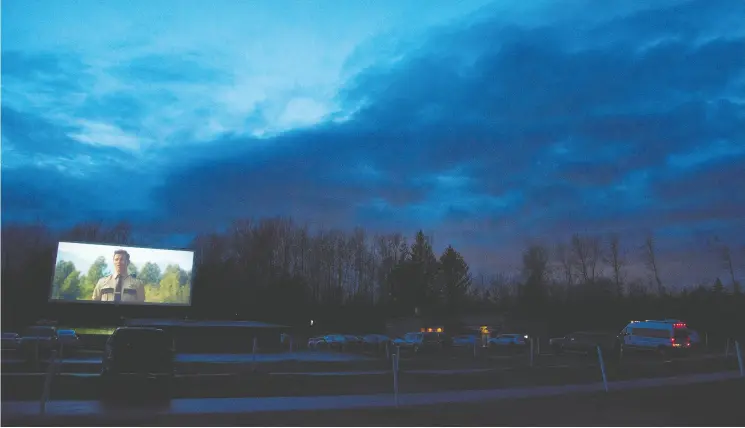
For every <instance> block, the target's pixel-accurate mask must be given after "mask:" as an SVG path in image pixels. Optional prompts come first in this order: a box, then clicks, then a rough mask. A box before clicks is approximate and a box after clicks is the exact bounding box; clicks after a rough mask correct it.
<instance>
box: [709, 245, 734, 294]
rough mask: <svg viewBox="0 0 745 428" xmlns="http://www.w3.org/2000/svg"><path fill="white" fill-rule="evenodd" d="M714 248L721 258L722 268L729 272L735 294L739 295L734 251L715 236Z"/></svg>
mask: <svg viewBox="0 0 745 428" xmlns="http://www.w3.org/2000/svg"><path fill="white" fill-rule="evenodd" d="M714 246H715V249H716V252H717V255H718V256H719V259H720V261H721V263H722V267H723V268H724V269H727V272H729V275H730V280H731V281H732V291H734V292H735V293H739V292H740V284H739V283H738V282H737V279H736V277H735V266H734V262H733V260H732V251H731V250H730V247H729V245H727V244H726V243H724V242H722V241H721V240H720V239H719V237H718V236H715V237H714Z"/></svg>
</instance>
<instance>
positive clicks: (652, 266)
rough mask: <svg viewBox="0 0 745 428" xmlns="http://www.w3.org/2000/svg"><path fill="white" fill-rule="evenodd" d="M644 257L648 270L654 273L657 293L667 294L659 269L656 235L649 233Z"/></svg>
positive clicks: (645, 243)
mask: <svg viewBox="0 0 745 428" xmlns="http://www.w3.org/2000/svg"><path fill="white" fill-rule="evenodd" d="M644 256H645V261H646V264H647V268H649V270H650V271H651V272H652V275H653V276H654V280H655V283H656V284H657V292H658V293H659V294H663V293H664V292H665V287H664V286H663V285H662V280H661V279H660V272H659V269H658V268H657V255H656V253H655V245H654V235H653V234H652V233H648V234H647V237H646V239H645V240H644Z"/></svg>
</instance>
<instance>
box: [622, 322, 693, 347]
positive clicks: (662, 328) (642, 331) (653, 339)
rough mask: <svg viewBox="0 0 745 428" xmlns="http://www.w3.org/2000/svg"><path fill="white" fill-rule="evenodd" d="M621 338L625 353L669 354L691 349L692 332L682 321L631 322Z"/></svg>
mask: <svg viewBox="0 0 745 428" xmlns="http://www.w3.org/2000/svg"><path fill="white" fill-rule="evenodd" d="M620 336H621V349H622V350H623V351H654V352H659V353H667V352H685V351H687V350H689V349H690V348H691V331H690V330H688V326H687V325H686V323H684V322H683V321H680V320H674V319H666V320H646V321H631V322H630V323H629V324H628V325H627V326H626V327H625V328H624V329H623V330H621V335H620Z"/></svg>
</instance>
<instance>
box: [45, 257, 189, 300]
mask: <svg viewBox="0 0 745 428" xmlns="http://www.w3.org/2000/svg"><path fill="white" fill-rule="evenodd" d="M127 270H128V273H129V274H130V275H133V276H135V277H137V278H138V279H139V280H140V281H142V283H143V284H144V286H145V298H146V302H148V303H171V304H173V303H177V304H188V303H189V297H190V295H191V271H189V272H187V271H185V270H183V269H181V268H180V267H179V266H175V265H169V266H166V269H165V271H164V272H161V269H160V266H158V265H157V264H156V263H151V262H145V264H143V265H142V269H140V270H139V271H138V269H137V266H136V265H135V264H134V263H130V264H129V266H128V268H127ZM109 273H110V270H109V267H108V264H107V262H106V258H105V257H103V256H101V257H98V258H97V259H96V260H95V261H94V262H93V263H92V264H91V265H90V267H89V268H88V269H87V270H86V273H81V272H80V271H79V270H78V269H77V268H76V267H75V264H74V263H73V262H71V261H66V260H60V261H58V262H57V265H56V266H55V269H54V277H53V280H52V290H51V298H52V299H54V300H67V301H70V300H83V301H85V300H90V299H91V296H92V295H93V289H94V288H95V287H96V284H97V283H98V281H99V280H100V279H101V278H103V277H104V276H106V275H108V274H109Z"/></svg>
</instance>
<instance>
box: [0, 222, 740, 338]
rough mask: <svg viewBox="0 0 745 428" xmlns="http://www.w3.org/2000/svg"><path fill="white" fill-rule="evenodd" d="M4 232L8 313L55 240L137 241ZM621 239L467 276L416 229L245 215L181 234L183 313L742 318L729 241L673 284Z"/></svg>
mask: <svg viewBox="0 0 745 428" xmlns="http://www.w3.org/2000/svg"><path fill="white" fill-rule="evenodd" d="M2 234H3V235H2V238H3V244H4V245H3V246H2V261H3V270H2V280H3V290H2V293H3V309H4V311H3V317H4V319H5V317H10V316H12V314H13V308H12V306H7V307H8V308H9V309H11V310H10V311H6V310H5V309H6V305H13V304H12V303H9V302H25V303H24V304H27V305H28V306H29V307H34V306H35V305H36V306H38V302H39V301H41V300H43V299H45V298H46V292H47V291H48V290H49V288H48V287H49V278H51V277H52V276H53V272H52V271H51V270H50V269H51V268H53V264H52V263H50V260H54V257H55V254H54V253H55V246H56V241H57V240H67V241H77V242H91V243H109V244H119V245H141V246H147V245H146V242H144V241H143V240H142V239H139V238H138V235H137V233H136V231H134V230H133V229H132V227H130V226H129V225H128V224H126V223H121V224H119V225H115V226H113V227H106V226H104V225H103V224H101V223H86V224H81V225H78V226H76V227H74V228H72V229H70V230H68V231H65V232H64V233H61V234H59V235H55V234H53V233H51V232H50V231H49V230H48V229H46V228H45V227H43V226H19V225H9V226H6V225H3V229H2ZM621 244H622V243H621V237H620V236H619V235H611V236H610V237H606V238H603V237H600V236H590V235H581V234H576V235H574V236H573V237H572V238H571V239H570V240H569V241H568V242H566V243H560V244H557V245H554V246H547V245H531V246H528V248H525V249H524V251H523V254H522V268H521V271H520V273H519V274H508V273H501V274H500V273H496V274H494V275H489V276H487V275H478V276H477V277H476V278H474V275H473V274H472V273H471V271H470V269H469V266H468V263H467V261H466V260H465V259H464V258H463V256H462V255H461V254H460V253H459V252H458V251H457V250H456V249H455V248H453V247H452V246H448V247H447V248H446V249H445V250H444V251H443V252H442V253H441V254H435V252H434V250H433V248H432V243H431V240H430V239H429V238H428V237H427V236H425V234H424V233H423V232H422V231H419V232H418V233H416V235H415V237H414V238H413V239H411V240H409V239H407V238H406V237H404V236H403V235H402V234H401V233H391V234H378V235H369V234H367V233H366V232H365V230H364V229H362V228H356V229H354V230H352V231H342V230H315V231H311V230H310V228H309V227H307V226H306V225H303V224H298V223H296V222H294V221H293V220H292V219H289V218H269V219H260V220H253V219H244V220H239V221H235V222H233V223H232V224H231V226H230V227H229V228H227V229H226V230H224V231H223V232H221V233H217V232H215V233H206V234H201V235H199V236H197V237H196V238H195V239H194V241H193V242H192V243H191V245H190V248H191V249H192V250H193V251H194V252H195V265H194V270H193V284H194V288H193V293H194V294H193V296H194V299H193V302H192V308H191V311H192V312H191V314H192V315H191V316H199V317H204V318H223V319H225V318H234V317H237V318H242V319H266V320H275V321H280V322H286V323H290V322H296V323H300V322H305V321H307V320H308V319H309V318H312V317H318V318H323V317H326V318H327V319H329V320H330V321H334V322H337V323H340V324H341V325H343V324H344V322H343V321H342V320H348V319H352V318H357V319H363V318H364V319H368V318H376V319H385V318H392V317H400V316H413V315H415V314H429V315H432V316H439V317H455V316H458V315H459V314H464V313H474V312H485V313H502V314H510V316H511V317H512V318H515V319H521V318H522V319H526V320H539V321H541V322H542V323H543V324H544V325H550V326H552V327H551V328H552V329H556V330H567V329H574V328H586V327H583V324H587V323H588V320H592V324H593V325H594V326H597V327H598V328H616V327H617V326H618V325H619V324H620V323H623V322H628V319H629V318H655V317H681V318H684V317H685V318H687V319H690V320H692V321H695V322H697V323H699V324H701V325H706V326H707V327H706V328H719V329H721V328H731V326H732V325H735V324H736V321H737V322H739V323H740V324H741V325H745V319H743V314H744V313H745V310H742V309H745V299H743V293H742V292H741V288H740V284H739V283H738V281H737V280H736V278H737V275H736V268H735V266H736V265H737V262H736V257H737V256H738V255H737V254H736V253H735V252H734V251H732V250H731V249H730V248H729V247H728V246H725V245H723V244H719V245H718V247H717V248H718V251H719V252H720V255H721V257H720V258H721V260H722V263H723V266H724V267H725V270H726V271H727V272H728V274H729V275H728V278H725V279H724V280H722V279H720V278H712V280H711V281H710V282H709V283H706V284H701V285H700V286H698V287H696V288H693V289H685V290H678V289H676V288H674V287H668V286H667V284H666V283H665V281H664V278H663V276H662V274H661V273H660V266H659V261H658V257H657V253H656V246H655V240H654V237H653V235H651V234H650V235H649V236H648V237H647V238H646V240H645V242H643V243H642V244H643V245H642V246H640V250H639V252H640V254H641V255H642V256H643V259H644V261H645V264H646V267H647V270H648V273H649V275H648V277H649V280H645V278H633V277H631V276H630V275H629V272H628V269H627V267H628V265H629V254H628V253H627V252H625V251H624V250H623V246H622V245H621ZM6 267H7V268H6ZM90 274H91V273H90V272H88V274H87V275H86V276H85V278H83V279H82V280H81V282H80V283H79V284H78V287H79V288H80V289H81V290H83V289H84V290H86V291H87V288H86V287H89V286H90V283H91V282H90V280H88V279H87V278H88V276H90ZM139 274H140V275H142V273H139ZM68 276H69V274H68ZM55 277H56V275H55ZM79 278H82V277H79ZM92 278H95V275H94V276H93V277H92ZM66 279H67V278H65V280H66ZM160 285H161V288H162V285H163V284H162V280H161V283H160ZM65 289H66V288H65V284H64V281H63V282H62V283H61V285H60V291H61V292H64V290H65ZM8 312H10V314H8ZM740 321H741V322H740Z"/></svg>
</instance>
